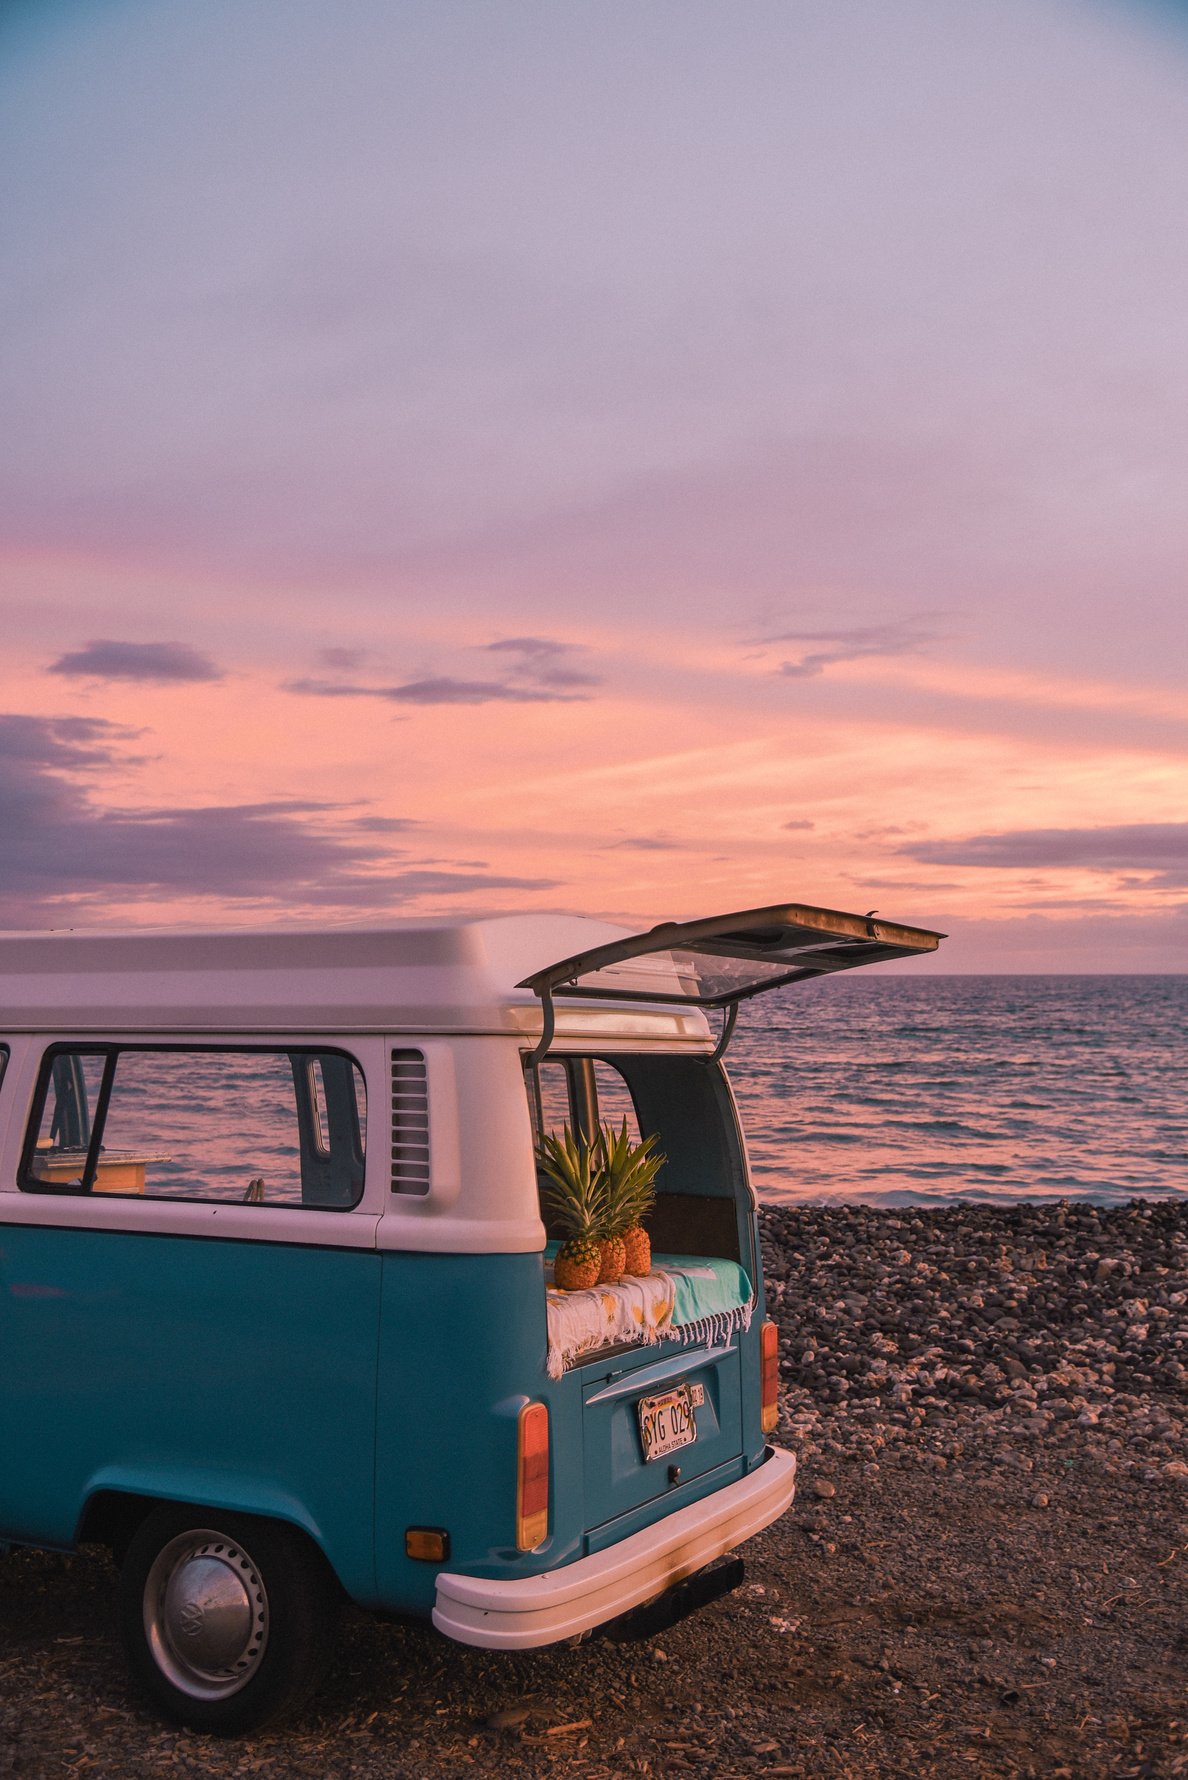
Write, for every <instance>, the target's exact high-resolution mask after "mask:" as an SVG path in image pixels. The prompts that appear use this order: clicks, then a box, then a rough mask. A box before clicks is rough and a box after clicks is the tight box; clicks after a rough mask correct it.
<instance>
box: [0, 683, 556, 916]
mask: <svg viewBox="0 0 1188 1780" xmlns="http://www.w3.org/2000/svg"><path fill="white" fill-rule="evenodd" d="M126 734H127V732H126V731H124V730H121V729H119V728H118V727H117V726H116V725H114V724H110V723H105V722H102V721H99V720H85V719H80V718H65V719H58V720H54V719H51V718H42V717H29V716H18V715H5V714H0V829H2V830H3V833H4V835H5V844H4V847H3V849H0V918H2V919H3V921H4V922H6V923H7V924H9V925H12V926H28V925H33V924H37V923H38V922H46V921H48V920H50V919H52V918H53V917H54V916H55V912H60V911H61V910H62V909H63V907H77V906H78V904H79V903H80V902H81V903H82V904H83V905H84V906H87V905H89V904H93V905H95V906H96V907H97V908H99V909H102V908H103V906H104V904H105V903H106V902H107V901H110V899H111V898H112V896H113V895H114V896H117V897H119V898H120V899H121V900H129V899H135V898H140V897H143V898H146V899H147V898H152V897H154V896H162V895H165V896H173V895H184V896H193V895H198V896H217V897H220V898H224V899H245V900H250V901H253V902H260V901H263V902H266V903H278V902H281V901H286V900H287V901H300V902H305V903H314V904H320V905H323V906H326V907H333V906H336V905H337V906H361V907H373V908H382V907H384V906H391V905H392V904H399V903H401V902H404V901H407V900H408V899H410V898H412V897H419V896H424V895H448V896H452V895H457V894H460V893H469V892H472V891H491V890H526V889H532V890H535V889H541V888H546V887H551V886H552V883H553V880H546V879H537V878H522V877H505V876H499V875H496V874H494V873H490V872H487V871H472V870H465V869H462V870H459V869H455V868H451V867H447V868H445V869H434V870H429V869H425V868H424V867H423V866H421V865H419V864H417V863H414V862H402V863H400V864H399V865H398V866H396V869H393V866H394V864H395V861H394V858H393V855H392V853H391V851H390V849H386V848H384V847H383V846H382V845H381V844H380V843H379V841H378V839H377V838H376V837H378V836H382V835H385V834H387V833H390V832H392V831H393V830H394V829H395V830H400V829H403V828H405V827H409V826H413V824H411V823H406V822H405V821H403V820H402V819H401V818H398V817H392V818H388V817H375V816H368V815H364V816H360V817H348V816H346V815H344V813H343V811H342V809H341V807H340V806H338V805H335V804H331V803H321V802H313V801H308V800H299V799H296V798H292V799H273V800H270V801H268V802H259V803H244V804H216V805H207V806H204V807H200V808H193V809H176V808H168V809H154V808H148V809H105V808H102V807H99V806H98V805H97V803H96V802H95V800H94V798H93V797H92V796H91V795H90V793H89V792H88V790H87V789H86V788H85V787H84V785H82V784H80V783H79V782H78V780H79V778H80V776H82V775H86V774H89V773H92V772H94V771H95V770H96V769H102V768H111V767H113V766H115V765H117V764H123V757H122V756H121V753H120V750H119V743H120V741H121V740H122V739H124V738H125V737H126ZM311 819H312V820H311Z"/></svg>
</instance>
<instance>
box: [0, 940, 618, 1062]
mask: <svg viewBox="0 0 1188 1780" xmlns="http://www.w3.org/2000/svg"><path fill="white" fill-rule="evenodd" d="M627 933H628V930H627V929H626V928H622V927H615V926H612V925H610V924H609V923H608V922H605V921H590V920H585V919H582V918H581V917H578V916H560V915H511V916H506V917H503V918H501V919H494V920H473V921H467V920H461V921H459V920H452V921H433V920H429V921H394V922H392V923H390V924H388V925H385V926H383V927H338V928H326V927H322V928H303V927H273V928H270V929H267V930H263V929H261V930H256V929H251V928H219V929H213V930H210V931H207V932H197V931H193V930H190V931H176V932H175V931H167V930H163V929H142V930H139V931H135V932H117V931H104V930H90V931H83V930H80V929H75V930H69V931H61V932H51V933H36V932H27V933H2V934H0V1036H2V1035H3V1032H4V1030H6V1029H7V1030H9V1031H22V1030H23V1031H29V1030H35V1031H44V1030H46V1029H47V1028H48V1027H51V1026H52V1027H55V1028H59V1027H60V1028H61V1029H63V1030H67V1029H68V1030H69V1031H71V1032H100V1031H106V1032H112V1031H122V1032H129V1031H139V1030H145V1031H177V1032H181V1031H235V1030H239V1031H268V1032H283V1031H289V1032H298V1031H300V1032H316V1031H331V1032H359V1031H367V1032H391V1031H399V1030H406V1031H409V1030H416V1031H422V1032H425V1031H480V1032H490V1031H519V1030H524V1029H525V1028H526V1025H527V1026H529V1027H530V1025H531V1023H532V1022H531V1021H527V1022H526V1020H525V1018H524V1016H523V1015H522V1016H521V1018H520V1019H516V1018H515V1016H514V1014H513V1012H512V1010H513V1008H515V1007H516V1006H517V1005H518V1006H519V1007H521V1008H522V1009H523V1010H524V1014H525V1015H527V1014H528V1012H529V1010H531V1009H532V1008H533V1007H535V1006H537V1005H538V1004H537V1002H536V997H535V996H534V995H533V993H532V991H531V990H530V989H524V988H517V987H516V985H517V983H518V982H519V981H520V980H521V979H522V978H523V977H524V976H525V974H526V973H527V972H529V971H530V970H533V969H538V968H539V967H540V965H541V964H542V963H545V962H547V961H548V960H549V959H551V958H556V957H558V956H559V955H561V954H563V953H564V952H566V951H567V950H569V951H574V950H579V949H582V948H584V947H586V946H590V945H600V944H606V943H609V942H611V941H613V940H615V939H621V938H625V937H626V936H627ZM536 1023H537V1025H539V1021H537V1022H536Z"/></svg>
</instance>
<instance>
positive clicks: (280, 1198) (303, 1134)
mask: <svg viewBox="0 0 1188 1780" xmlns="http://www.w3.org/2000/svg"><path fill="white" fill-rule="evenodd" d="M365 1107H366V1096H365V1089H364V1083H363V1077H362V1074H361V1072H360V1070H359V1067H358V1065H357V1064H356V1063H354V1062H353V1061H352V1059H351V1058H349V1057H346V1056H343V1055H342V1054H341V1053H340V1052H337V1051H318V1052H309V1051H262V1050H259V1051H255V1050H254V1051H247V1050H240V1051H231V1050H214V1049H211V1050H180V1049H177V1048H174V1047H169V1048H158V1049H153V1048H149V1047H134V1048H133V1047H129V1048H127V1049H117V1048H116V1047H114V1046H110V1047H103V1048H102V1049H99V1048H95V1049H83V1048H81V1047H80V1048H79V1049H57V1050H54V1051H52V1052H51V1053H50V1054H49V1055H48V1056H47V1058H46V1060H45V1063H44V1064H43V1067H42V1072H41V1081H40V1084H39V1090H38V1100H37V1109H36V1112H35V1115H34V1123H33V1129H32V1131H31V1134H30V1137H31V1141H30V1142H28V1143H27V1145H26V1151H25V1158H24V1163H23V1166H22V1171H21V1183H20V1184H21V1185H22V1187H25V1188H26V1189H29V1190H33V1191H38V1190H40V1191H42V1192H45V1191H51V1192H52V1191H57V1192H67V1193H70V1192H74V1193H80V1192H81V1193H96V1194H104V1195H107V1194H138V1195H142V1196H144V1197H145V1198H150V1199H191V1200H203V1201H207V1200H213V1201H219V1202H228V1201H229V1202H232V1203H234V1202H235V1201H245V1202H247V1203H249V1204H259V1205H274V1206H288V1207H293V1206H306V1207H317V1208H320V1209H325V1210H332V1211H338V1210H346V1209H349V1208H350V1207H351V1206H352V1205H356V1204H357V1203H358V1201H359V1198H360V1196H361V1194H362V1191H363V1158H364V1144H365V1135H366V1112H365Z"/></svg>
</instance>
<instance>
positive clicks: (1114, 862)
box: [896, 822, 1188, 888]
mask: <svg viewBox="0 0 1188 1780" xmlns="http://www.w3.org/2000/svg"><path fill="white" fill-rule="evenodd" d="M896 852H897V853H898V854H900V855H901V856H903V857H905V858H908V859H914V860H915V861H917V863H919V864H924V865H967V866H979V867H986V866H989V867H991V868H994V869H997V870H1015V871H1019V870H1023V871H1036V870H1044V869H1047V870H1061V869H1069V868H1080V869H1082V870H1088V871H1102V872H1139V873H1141V874H1142V881H1143V883H1144V884H1145V885H1147V886H1148V887H1149V886H1151V885H1156V886H1160V887H1168V888H1179V887H1181V886H1183V885H1188V822H1123V823H1116V824H1113V825H1107V826H1102V827H1099V828H1016V829H1007V830H1005V831H1003V832H1002V833H999V834H974V835H970V836H968V838H966V839H965V840H954V841H918V842H915V843H913V844H912V845H911V846H907V847H898V848H896Z"/></svg>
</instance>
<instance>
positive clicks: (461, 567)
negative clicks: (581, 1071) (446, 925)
mask: <svg viewBox="0 0 1188 1780" xmlns="http://www.w3.org/2000/svg"><path fill="white" fill-rule="evenodd" d="M1186 217H1188V8H1183V7H1178V6H1175V5H1170V4H1169V5H1163V6H1159V5H1156V4H1150V5H1139V4H1123V0H970V3H968V4H966V3H963V4H956V5H955V4H954V3H953V0H894V3H892V4H888V0H732V3H731V4H723V3H722V0H535V3H528V0H340V3H339V4H336V5H334V6H326V5H325V4H324V0H318V3H317V4H314V0H285V3H284V4H283V5H282V4H278V0H57V3H50V0H40V3H35V0H25V3H24V4H20V3H18V0H9V3H8V4H7V5H6V6H5V8H4V10H3V22H2V23H0V242H2V243H3V246H2V249H0V255H2V264H0V339H2V340H3V366H2V371H0V380H2V387H0V413H2V414H3V416H4V420H3V427H2V429H0V586H2V588H3V609H4V636H5V648H4V652H3V656H2V658H0V674H2V683H0V816H2V821H3V845H2V847H0V922H2V923H3V924H6V925H10V926H16V927H26V926H31V925H34V926H39V925H49V926H65V925H72V924H93V923H104V924H110V923H118V924H122V925H126V924H147V923H161V922H169V923H175V922H179V921H180V922H186V923H191V922H200V923H203V924H209V923H219V924H223V923H228V922H235V923H243V922H250V923H258V922H260V921H261V920H266V921H268V922H269V923H271V922H273V921H275V920H278V919H284V920H290V919H291V920H302V921H308V920H311V919H312V920H317V921H341V920H360V919H364V918H366V919H373V918H382V917H385V916H390V915H407V914H416V915H428V914H438V913H453V912H458V913H462V912H491V911H505V910H510V909H565V910H571V911H576V912H581V913H588V914H596V915H600V916H604V917H609V918H612V919H622V920H625V921H627V922H630V923H632V924H643V925H650V924H651V923H652V922H654V921H656V920H660V919H667V918H678V919H679V918H692V917H694V916H696V915H699V914H708V913H714V912H716V911H719V910H724V909H731V908H744V907H749V906H755V905H760V904H766V903H770V902H781V901H787V900H795V901H802V902H812V903H820V904H825V905H827V906H833V907H840V908H845V909H856V910H858V911H865V910H867V909H870V908H872V907H873V908H877V909H878V910H879V911H880V912H881V913H882V914H883V915H885V916H887V917H888V918H891V919H899V920H904V921H909V922H918V923H920V924H922V925H925V926H932V927H939V928H942V929H944V930H946V931H947V932H948V933H949V934H950V935H951V936H952V937H951V938H950V940H949V941H948V942H947V945H946V947H945V949H944V951H943V952H942V955H941V959H940V960H939V961H938V963H937V965H933V966H930V968H938V967H939V968H942V969H948V970H989V971H1018V970H1023V971H1047V970H1052V971H1097V970H1108V971H1119V970H1144V971H1149V970H1177V971H1183V970H1185V969H1188V799H1186V797H1185V791H1186V786H1188V675H1186V673H1185V668H1186V666H1188V227H1186V226H1185V218H1186ZM542 962H543V961H542Z"/></svg>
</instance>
